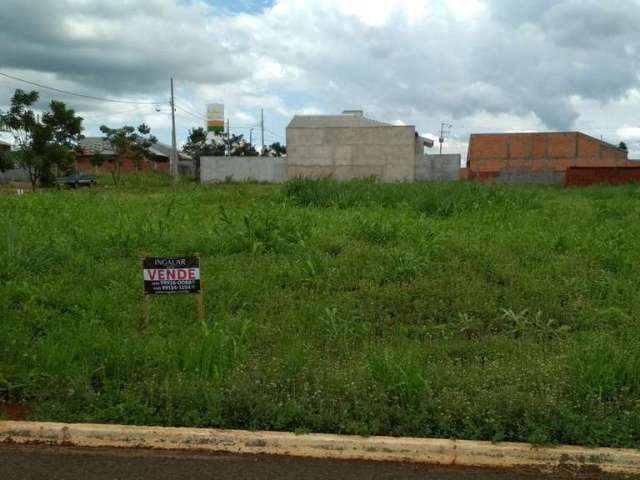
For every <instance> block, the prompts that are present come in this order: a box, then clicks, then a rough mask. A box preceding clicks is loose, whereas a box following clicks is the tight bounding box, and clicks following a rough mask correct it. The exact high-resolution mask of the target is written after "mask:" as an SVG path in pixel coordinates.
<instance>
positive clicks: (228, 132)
mask: <svg viewBox="0 0 640 480" xmlns="http://www.w3.org/2000/svg"><path fill="white" fill-rule="evenodd" d="M227 155H228V156H229V155H231V127H230V126H229V119H228V118H227Z"/></svg>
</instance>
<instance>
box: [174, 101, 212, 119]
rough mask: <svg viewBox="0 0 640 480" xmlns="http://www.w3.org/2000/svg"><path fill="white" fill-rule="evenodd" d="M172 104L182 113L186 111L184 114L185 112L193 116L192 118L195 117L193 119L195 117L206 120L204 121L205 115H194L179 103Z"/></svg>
mask: <svg viewBox="0 0 640 480" xmlns="http://www.w3.org/2000/svg"><path fill="white" fill-rule="evenodd" d="M174 106H175V107H176V108H177V109H178V110H180V111H181V112H182V113H186V114H187V115H189V116H190V117H193V118H195V119H197V120H200V121H204V122H206V121H207V119H206V117H204V116H200V115H196V114H195V113H192V112H190V111H189V110H187V109H186V108H184V107H181V106H180V105H178V104H177V103H174Z"/></svg>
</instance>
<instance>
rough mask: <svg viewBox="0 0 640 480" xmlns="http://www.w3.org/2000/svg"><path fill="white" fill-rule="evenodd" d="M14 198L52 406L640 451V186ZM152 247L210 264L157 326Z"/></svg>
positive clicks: (297, 186)
mask: <svg viewBox="0 0 640 480" xmlns="http://www.w3.org/2000/svg"><path fill="white" fill-rule="evenodd" d="M164 182H165V181H164V180H162V179H155V180H154V179H146V180H144V182H142V181H140V179H135V178H133V179H128V180H127V183H126V184H125V185H124V186H122V187H119V188H117V189H116V188H114V187H106V188H105V189H104V190H94V191H86V190H83V191H77V192H75V191H63V192H43V193H39V194H35V195H25V196H22V197H17V196H8V195H5V196H3V197H0V306H1V314H2V318H1V328H0V399H4V400H5V401H10V402H26V403H28V404H30V405H32V407H33V418H36V419H41V420H60V421H92V422H124V423H133V424H162V425H193V426H215V427H235V428H248V429H277V430H294V431H315V432H339V433H356V434H388V435H412V436H431V437H458V438H469V439H484V440H524V441H526V440H529V441H533V442H539V443H554V442H563V443H577V444H587V445H603V446H605V445H606V446H625V447H640V335H639V333H640V326H639V323H638V312H639V311H640V294H639V285H638V283H639V278H640V244H639V240H640V221H639V220H640V187H619V188H607V187H599V188H589V189H580V190H578V189H575V190H561V189H555V188H548V189H547V188H538V189H535V188H516V187H490V186H478V185H473V184H449V185H418V184H413V185H379V184H372V183H367V182H356V183H347V184H336V183H332V182H315V181H297V182H292V183H290V184H288V185H285V186H261V185H220V186H214V187H201V186H196V185H191V184H180V185H178V186H176V187H173V186H171V185H170V184H169V183H167V184H164ZM143 252H147V253H149V254H155V255H179V254H190V253H193V252H199V253H200V254H201V255H202V257H203V282H204V286H205V289H206V322H204V323H199V322H197V321H196V320H195V313H194V307H193V305H194V298H193V297H174V298H157V299H154V300H153V303H152V308H151V323H150V325H149V326H148V327H147V328H146V329H145V330H143V331H141V330H140V329H139V323H140V317H141V288H142V285H141V266H140V262H139V258H140V255H141V254H142V253H143Z"/></svg>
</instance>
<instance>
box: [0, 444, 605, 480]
mask: <svg viewBox="0 0 640 480" xmlns="http://www.w3.org/2000/svg"><path fill="white" fill-rule="evenodd" d="M557 478H561V477H557V476H551V477H549V476H541V475H539V474H533V473H526V472H520V473H509V472H489V471H477V470H462V469H456V468H452V469H446V468H434V467H427V466H416V465H409V464H394V463H369V462H351V461H334V460H316V459H300V458H291V457H271V456H254V455H228V454H210V453H184V452H174V451H158V450H135V449H134V450H122V449H81V448H74V447H50V446H38V445H36V446H25V445H15V444H8V445H7V444H5V445H0V479H2V480H13V479H16V480H23V479H24V480H40V479H42V480H44V479H47V480H71V479H95V480H164V479H167V480H169V479H171V480H181V479H205V480H208V479H216V480H239V479H243V480H244V479H251V480H258V479H278V480H288V479H296V480H301V479H304V480H316V479H317V480H321V479H322V480H327V479H340V480H355V479H376V480H382V479H407V480H414V479H423V480H550V479H557ZM566 478H570V477H566ZM579 478H581V479H596V478H598V479H599V478H601V477H598V476H593V475H583V476H580V477H579Z"/></svg>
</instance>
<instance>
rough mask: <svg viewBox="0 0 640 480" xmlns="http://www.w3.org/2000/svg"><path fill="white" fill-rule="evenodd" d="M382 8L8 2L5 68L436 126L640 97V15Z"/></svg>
mask: <svg viewBox="0 0 640 480" xmlns="http://www.w3.org/2000/svg"><path fill="white" fill-rule="evenodd" d="M379 3H380V5H378V4H368V5H367V8H363V7H362V5H360V7H358V5H353V6H352V7H350V6H349V4H350V2H346V1H338V0H320V1H316V2H314V1H305V2H293V1H292V0H281V1H280V2H278V3H277V4H276V5H275V6H274V7H273V8H270V9H267V10H264V11H258V12H256V13H254V14H248V13H243V14H238V15H229V14H228V12H227V13H225V12H223V11H222V10H220V9H219V8H213V7H210V6H206V5H204V4H201V3H198V2H195V1H194V2H182V1H180V2H177V1H176V0H148V1H145V2H139V1H134V0H123V1H120V2H104V1H97V0H96V1H88V0H87V1H83V2H77V1H71V0H37V1H36V0H5V1H4V2H3V6H2V16H0V43H1V44H2V45H9V46H10V48H4V49H3V53H2V55H1V56H0V67H1V68H2V69H16V70H22V71H27V72H28V71H31V72H34V75H35V78H37V74H38V72H45V73H48V74H55V77H47V78H54V79H55V78H58V79H60V80H65V81H68V82H71V84H72V85H75V86H77V88H78V89H81V90H82V91H88V92H96V93H102V94H110V95H117V96H133V95H138V94H148V95H152V96H155V97H157V96H158V92H166V83H167V80H168V77H169V76H170V75H175V76H176V77H178V78H180V79H181V80H182V81H183V82H186V83H187V84H188V85H191V86H192V90H193V92H197V91H200V90H202V89H204V90H202V91H206V92H213V91H215V92H223V93H224V94H225V95H227V97H229V98H230V99H231V100H230V101H234V102H236V104H245V105H253V104H255V102H256V98H261V97H267V96H268V97H270V98H272V97H274V96H275V97H279V98H281V99H283V102H284V103H285V104H287V103H289V104H296V100H295V99H296V98H306V99H309V103H312V104H314V105H313V106H316V107H319V108H321V109H325V110H334V111H335V110H339V109H341V108H342V107H362V108H364V109H366V110H367V111H369V112H370V113H371V114H373V115H377V116H379V117H381V118H383V119H397V118H398V119H400V118H405V119H407V120H409V121H413V122H416V123H418V122H421V123H423V124H427V125H437V124H439V122H440V121H441V120H445V119H464V118H469V117H473V116H478V115H489V116H494V117H497V116H500V115H510V116H513V117H515V118H523V119H530V118H531V113H533V114H535V116H537V118H539V119H540V121H541V122H542V123H543V124H544V125H546V127H548V128H552V129H569V128H572V127H573V125H574V124H575V122H576V120H577V119H578V118H579V117H580V114H581V112H580V111H579V109H578V107H577V106H576V102H574V101H573V99H574V98H575V97H579V98H582V99H586V100H593V101H597V102H604V103H607V102H613V101H615V100H617V99H620V98H623V97H624V96H625V95H626V93H627V92H628V91H629V90H630V89H634V88H636V89H637V88H639V82H638V74H639V72H640V57H639V52H640V39H639V38H638V36H637V35H636V34H635V31H634V28H635V26H636V25H638V24H640V4H639V3H638V1H637V0H619V1H616V2H607V3H606V4H604V3H603V2H600V1H596V0H536V1H535V2H534V1H519V0H484V2H483V5H484V6H485V8H484V9H480V10H478V12H477V13H476V15H475V16H473V17H471V18H466V17H465V16H464V15H459V14H460V13H466V12H464V11H462V12H460V11H456V10H455V9H453V8H446V5H445V4H446V3H447V0H431V1H430V2H429V3H428V4H427V8H426V9H425V10H424V11H419V10H418V11H416V10H415V8H414V7H415V2H409V1H406V0H397V1H396V2H379ZM419 3H420V2H418V4H419ZM383 4H384V5H383ZM243 9H244V10H247V6H246V5H244V6H243ZM377 9H381V10H380V11H379V12H378V11H377ZM384 9H386V10H384ZM434 12H435V13H434ZM376 13H381V16H380V17H379V18H378V17H376V15H375V14H376ZM31 78H33V77H31ZM213 87H215V88H213ZM209 94H210V93H207V95H209ZM164 95H166V93H162V94H161V96H164ZM195 95H196V94H195V93H193V100H194V101H196V102H200V101H201V100H202V99H200V98H195ZM203 95H204V94H203ZM274 101H275V102H276V103H277V100H274Z"/></svg>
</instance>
